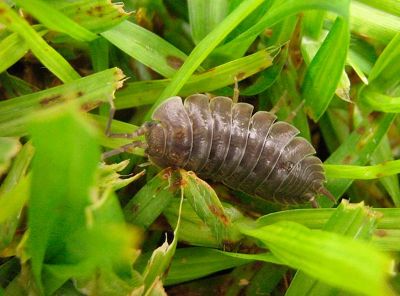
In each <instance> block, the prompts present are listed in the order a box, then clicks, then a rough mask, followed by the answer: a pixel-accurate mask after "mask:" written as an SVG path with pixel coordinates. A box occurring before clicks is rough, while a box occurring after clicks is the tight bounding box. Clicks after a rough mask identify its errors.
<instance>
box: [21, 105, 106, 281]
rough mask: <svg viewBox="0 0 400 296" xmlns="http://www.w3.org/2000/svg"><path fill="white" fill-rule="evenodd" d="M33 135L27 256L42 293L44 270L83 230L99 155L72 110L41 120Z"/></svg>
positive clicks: (33, 127) (88, 131)
mask: <svg viewBox="0 0 400 296" xmlns="http://www.w3.org/2000/svg"><path fill="white" fill-rule="evenodd" d="M69 107H71V106H69ZM30 133H31V134H32V140H33V145H34V147H35V150H36V153H35V158H34V160H33V164H32V180H31V196H30V201H29V221H28V226H29V239H28V250H29V253H30V255H31V262H32V270H33V274H34V277H35V280H36V281H37V284H38V286H39V287H41V285H42V276H41V271H42V268H43V264H44V263H46V262H49V260H50V258H53V260H54V256H60V255H62V254H63V252H65V247H66V240H67V239H68V238H70V236H71V235H72V234H73V233H74V232H76V231H77V230H78V229H80V228H82V227H85V207H86V206H88V205H89V201H90V199H89V194H90V189H91V187H92V186H93V182H94V174H95V170H96V168H97V162H98V160H99V158H100V152H99V149H98V147H97V145H96V141H95V134H94V132H93V130H92V129H91V128H90V126H88V124H87V123H86V122H85V121H84V120H83V119H82V118H81V116H79V114H77V113H75V112H72V109H71V108H68V109H67V110H60V109H58V110H54V111H52V112H50V111H48V112H46V113H42V114H37V117H36V119H35V120H34V121H33V122H32V124H31V126H30ZM60 135H62V137H60ZM66 147H68V149H66ZM55 172H57V173H55ZM77 176H79V178H77ZM81 243H83V242H81Z"/></svg>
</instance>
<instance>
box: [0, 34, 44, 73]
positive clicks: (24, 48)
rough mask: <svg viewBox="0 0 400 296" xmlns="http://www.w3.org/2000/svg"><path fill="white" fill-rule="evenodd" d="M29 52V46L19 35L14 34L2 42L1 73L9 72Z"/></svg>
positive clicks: (0, 51)
mask: <svg viewBox="0 0 400 296" xmlns="http://www.w3.org/2000/svg"><path fill="white" fill-rule="evenodd" d="M44 32H45V31H44ZM39 34H40V33H39ZM41 35H43V34H41ZM28 50H29V46H28V44H27V43H26V42H25V40H24V39H23V38H22V37H21V36H20V35H19V34H17V33H12V34H10V35H8V36H7V37H6V38H4V39H3V40H1V41H0V73H1V72H3V71H5V70H7V69H8V68H9V67H11V66H12V65H14V64H15V63H16V62H17V61H18V60H19V59H20V58H22V57H23V56H24V55H25V54H26V53H27V52H28Z"/></svg>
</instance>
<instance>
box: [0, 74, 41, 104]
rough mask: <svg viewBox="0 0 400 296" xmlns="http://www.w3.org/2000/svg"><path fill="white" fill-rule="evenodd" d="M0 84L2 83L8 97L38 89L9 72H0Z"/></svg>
mask: <svg viewBox="0 0 400 296" xmlns="http://www.w3.org/2000/svg"><path fill="white" fill-rule="evenodd" d="M0 84H2V85H3V87H4V89H5V96H6V98H7V99H9V98H14V97H18V96H23V95H27V94H31V93H32V92H34V91H38V89H37V87H35V86H33V85H32V84H29V83H27V82H26V81H25V80H22V79H21V78H18V77H17V76H14V75H10V74H9V73H7V72H3V73H1V74H0Z"/></svg>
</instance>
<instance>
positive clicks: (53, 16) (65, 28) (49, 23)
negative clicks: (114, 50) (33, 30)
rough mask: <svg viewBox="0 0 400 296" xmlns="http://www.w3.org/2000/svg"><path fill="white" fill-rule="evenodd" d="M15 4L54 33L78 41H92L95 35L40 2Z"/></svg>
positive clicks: (32, 0) (18, 1) (31, 1)
mask: <svg viewBox="0 0 400 296" xmlns="http://www.w3.org/2000/svg"><path fill="white" fill-rule="evenodd" d="M15 2H16V4H18V5H19V6H21V7H22V8H24V9H25V10H26V11H27V12H29V13H30V14H32V15H33V16H34V17H35V18H37V19H38V20H39V21H40V22H41V23H42V24H43V25H45V26H46V27H47V28H49V29H52V30H54V31H58V32H63V33H65V34H68V35H69V36H71V37H72V38H75V39H76V40H80V41H92V40H94V39H96V38H97V35H96V34H94V33H92V32H90V31H89V30H87V29H85V28H84V27H82V26H80V25H79V24H77V23H76V22H74V21H73V20H71V19H70V18H69V17H67V16H66V15H65V14H63V13H61V12H59V11H58V10H57V9H54V8H53V7H51V6H50V5H48V4H47V3H46V2H44V1H41V0H29V1H23V0H16V1H15Z"/></svg>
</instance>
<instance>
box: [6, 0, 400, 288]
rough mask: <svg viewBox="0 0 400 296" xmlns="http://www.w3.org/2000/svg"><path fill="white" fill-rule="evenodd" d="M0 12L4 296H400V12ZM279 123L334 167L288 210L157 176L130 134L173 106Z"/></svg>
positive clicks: (94, 5) (273, 6)
mask: <svg viewBox="0 0 400 296" xmlns="http://www.w3.org/2000/svg"><path fill="white" fill-rule="evenodd" d="M124 2H125V3H124V4H125V6H122V5H121V4H112V3H111V2H110V1H108V0H94V1H93V0H75V1H69V0H61V1H51V0H34V1H33V0H32V1H31V0H29V1H28V0H14V1H3V2H1V3H0V182H1V183H0V295H3V294H4V295H12V296H14V295H16V296H18V295H28V294H30V295H82V294H83V295H115V296H119V295H165V292H167V293H170V294H179V295H186V294H192V293H194V294H200V295H214V294H215V293H216V292H215V291H219V294H220V295H333V294H335V295H336V294H341V295H353V294H355V295H359V294H361V295H396V294H399V293H400V277H399V276H398V274H397V273H398V271H399V270H398V266H399V265H398V260H399V258H400V256H399V255H400V209H399V207H400V187H399V178H398V175H399V173H400V165H399V161H400V159H399V156H400V149H399V148H400V129H399V126H400V120H399V118H398V117H397V113H398V112H399V110H400V76H399V73H400V4H399V2H398V1H394V0H380V1H377V0H357V1H356V0H351V1H350V0H335V1H317V0H315V1H314V0H312V1H299V0H286V1H282V0H275V1H263V0H245V1H240V0H231V1H228V0H214V1H211V0H190V1H184V0H179V1H175V0H164V1H161V0H152V1H124ZM235 79H237V80H238V82H239V89H240V93H241V97H240V101H243V102H248V103H251V104H253V105H254V106H255V110H270V109H273V110H275V112H276V115H277V116H278V118H279V119H280V120H289V121H290V122H291V123H292V124H293V125H295V126H296V127H297V128H298V129H299V130H300V131H301V136H303V137H304V138H306V139H308V140H309V141H311V142H312V144H313V146H314V147H315V148H316V150H317V155H318V156H319V157H321V159H322V160H324V168H325V171H326V176H327V179H328V182H327V188H328V189H329V191H330V192H332V194H333V195H334V196H335V197H336V199H337V200H338V201H339V200H341V199H343V201H341V202H340V203H338V205H333V204H332V202H331V201H329V200H327V199H326V198H324V197H320V198H319V199H318V202H319V204H320V208H317V209H311V208H310V205H309V204H304V205H297V206H281V205H276V204H272V203H269V202H268V201H266V200H263V199H261V198H258V197H254V196H248V195H246V194H244V193H241V192H237V191H234V190H231V189H228V188H226V187H225V186H223V185H221V184H215V183H211V185H212V186H210V184H208V183H207V182H206V181H208V180H201V179H199V178H198V177H197V176H196V175H195V174H194V173H192V172H186V171H184V170H172V169H169V168H167V169H163V170H160V169H158V168H156V167H154V166H153V165H146V162H147V161H148V160H147V159H146V157H145V156H144V154H145V153H144V150H143V149H141V148H137V149H133V150H132V151H131V153H123V154H121V155H118V156H114V157H112V158H111V159H109V160H107V164H106V163H104V162H102V161H101V157H100V156H101V152H102V151H105V150H107V149H113V148H117V147H119V146H121V145H125V144H128V143H129V142H130V141H129V140H127V139H112V138H107V137H106V136H105V134H104V131H105V127H106V123H107V119H108V113H109V102H110V101H111V100H114V104H115V106H116V108H117V114H116V116H115V119H114V120H113V123H112V129H113V131H114V132H117V133H121V132H133V131H134V130H136V129H137V128H138V126H140V125H141V124H142V123H143V122H144V121H145V120H147V119H148V118H150V116H151V114H152V112H153V110H155V108H157V106H158V105H159V104H160V103H162V102H163V101H164V100H165V99H167V98H168V97H171V96H174V95H180V96H183V97H185V96H188V95H191V94H193V93H205V92H207V93H210V94H212V95H225V96H231V95H232V94H233V86H234V83H235Z"/></svg>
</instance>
